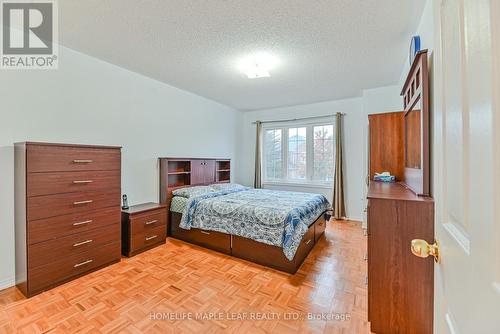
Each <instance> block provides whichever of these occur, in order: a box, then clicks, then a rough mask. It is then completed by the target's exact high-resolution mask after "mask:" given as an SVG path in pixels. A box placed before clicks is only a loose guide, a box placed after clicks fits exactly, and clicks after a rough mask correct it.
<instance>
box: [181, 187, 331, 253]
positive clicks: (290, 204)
mask: <svg viewBox="0 0 500 334" xmlns="http://www.w3.org/2000/svg"><path fill="white" fill-rule="evenodd" d="M176 202H178V203H176V205H180V204H179V203H180V200H177V201H176ZM182 205H185V206H184V208H185V209H184V211H183V212H182V213H183V215H182V219H181V223H180V225H179V226H180V227H181V228H183V229H187V230H189V229H191V228H200V229H204V230H211V231H216V232H222V233H227V234H232V235H237V236H240V237H244V238H248V239H252V240H255V241H258V242H262V243H265V244H268V245H272V246H278V247H282V248H283V253H284V254H285V256H286V257H287V258H288V259H289V260H292V259H293V258H294V256H295V253H296V251H297V248H298V246H299V244H300V242H301V240H302V237H303V236H304V234H305V233H306V232H307V229H308V227H309V226H310V225H311V224H312V223H313V222H314V221H315V220H316V219H317V218H318V217H319V216H320V215H321V214H322V213H323V212H324V211H326V210H329V209H330V208H331V206H330V203H329V202H328V200H327V199H326V198H325V197H324V196H323V195H319V194H309V193H299V192H288V191H274V190H266V189H250V188H245V189H238V190H227V191H219V192H213V193H210V194H205V195H202V196H198V197H194V198H189V199H187V202H186V203H184V204H182ZM175 212H178V211H175Z"/></svg>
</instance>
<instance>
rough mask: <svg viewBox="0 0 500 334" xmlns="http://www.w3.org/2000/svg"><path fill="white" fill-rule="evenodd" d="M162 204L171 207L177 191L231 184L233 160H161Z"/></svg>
mask: <svg viewBox="0 0 500 334" xmlns="http://www.w3.org/2000/svg"><path fill="white" fill-rule="evenodd" d="M159 162H160V203H164V204H167V205H168V206H169V207H170V200H171V199H172V192H173V191H174V190H175V189H178V188H183V187H189V186H197V185H207V184H212V183H229V182H231V159H203V158H159Z"/></svg>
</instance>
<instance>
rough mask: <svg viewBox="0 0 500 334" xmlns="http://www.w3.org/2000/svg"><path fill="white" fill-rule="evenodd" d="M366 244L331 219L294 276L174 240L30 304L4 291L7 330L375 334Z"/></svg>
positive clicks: (0, 326)
mask: <svg viewBox="0 0 500 334" xmlns="http://www.w3.org/2000/svg"><path fill="white" fill-rule="evenodd" d="M366 247H367V245H366V237H364V236H363V231H362V229H361V227H360V224H359V223H355V222H329V223H328V226H327V230H326V233H325V237H323V238H322V239H321V241H320V242H319V243H318V244H317V245H316V246H315V248H314V249H313V251H312V252H311V253H310V254H309V256H308V258H307V259H306V261H305V262H304V264H303V265H302V267H301V269H300V270H299V272H298V273H297V274H295V275H289V274H285V273H281V272H278V271H275V270H272V269H268V268H265V267H262V266H259V265H256V264H253V263H250V262H246V261H243V260H239V259H235V258H232V257H229V256H226V255H222V254H219V253H217V252H212V251H209V250H206V249H204V248H200V247H197V246H193V245H190V244H187V243H184V242H181V241H178V240H174V239H168V240H167V243H166V245H164V246H160V247H158V248H155V249H153V250H151V251H148V252H146V253H143V254H140V255H138V256H136V257H133V258H131V259H122V261H121V262H120V263H118V264H115V265H112V266H110V267H107V268H105V269H102V270H100V271H98V272H95V273H92V274H90V275H87V276H85V277H82V278H80V279H77V280H75V281H72V282H70V283H67V284H64V285H62V286H60V287H57V288H55V289H53V290H51V291H48V292H45V293H43V294H40V295H38V296H35V297H33V298H31V299H26V298H24V297H23V296H22V295H21V294H20V293H19V292H18V291H17V290H16V289H15V288H9V289H6V290H3V291H0V333H17V332H20V333H75V332H78V333H204V334H208V333H222V332H224V333H284V334H285V333H356V334H357V333H363V334H364V333H369V330H368V323H367V287H366V285H365V276H366V272H367V264H366V262H365V261H364V260H363V257H364V254H365V252H366ZM308 313H312V314H313V315H314V316H315V317H320V316H322V317H323V318H315V319H309V318H308V317H307V315H308ZM343 315H344V320H342V319H341V317H342V316H343ZM183 317H184V318H189V317H191V318H193V319H182V318H183ZM196 317H198V318H196ZM209 317H211V318H210V319H209ZM243 317H246V319H242V318H243ZM285 317H288V318H290V319H288V318H287V319H285ZM296 317H300V318H299V319H296ZM328 317H329V318H328Z"/></svg>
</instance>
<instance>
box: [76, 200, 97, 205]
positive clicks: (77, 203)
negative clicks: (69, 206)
mask: <svg viewBox="0 0 500 334" xmlns="http://www.w3.org/2000/svg"><path fill="white" fill-rule="evenodd" d="M92 202H93V200H91V199H89V200H88V201H80V202H73V205H82V204H90V203H92Z"/></svg>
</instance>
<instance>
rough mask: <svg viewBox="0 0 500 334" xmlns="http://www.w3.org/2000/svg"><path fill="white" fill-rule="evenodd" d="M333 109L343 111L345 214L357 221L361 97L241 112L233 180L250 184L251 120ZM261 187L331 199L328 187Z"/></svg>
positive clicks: (359, 209) (331, 111)
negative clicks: (237, 151) (319, 194)
mask: <svg viewBox="0 0 500 334" xmlns="http://www.w3.org/2000/svg"><path fill="white" fill-rule="evenodd" d="M336 112H344V113H346V116H345V117H344V123H343V124H344V143H345V146H344V157H345V165H346V166H347V168H346V169H345V175H344V178H345V188H346V191H345V194H344V196H345V198H346V210H347V215H348V216H349V218H351V219H356V220H361V212H362V199H363V196H364V194H363V193H362V190H363V186H362V182H363V178H362V174H363V166H362V154H363V145H364V143H363V127H362V124H363V118H364V113H363V102H362V98H353V99H346V100H337V101H330V102H322V103H314V104H307V105H298V106H292V107H285V108H275V109H266V110H258V111H251V112H245V113H244V114H243V118H242V125H241V142H240V151H239V155H238V161H239V167H238V173H237V174H238V178H237V181H238V182H240V183H242V184H245V185H252V184H253V176H254V166H255V165H254V156H255V125H254V124H252V122H254V121H255V120H279V119H291V118H301V117H309V116H328V115H333V114H334V113H336ZM265 188H273V189H282V190H292V191H304V192H315V193H321V194H324V195H325V196H326V197H327V198H328V199H329V200H330V202H331V200H332V197H333V185H332V187H328V188H325V187H322V188H315V187H296V186H286V187H284V186H280V187H276V186H270V185H266V186H265Z"/></svg>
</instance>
